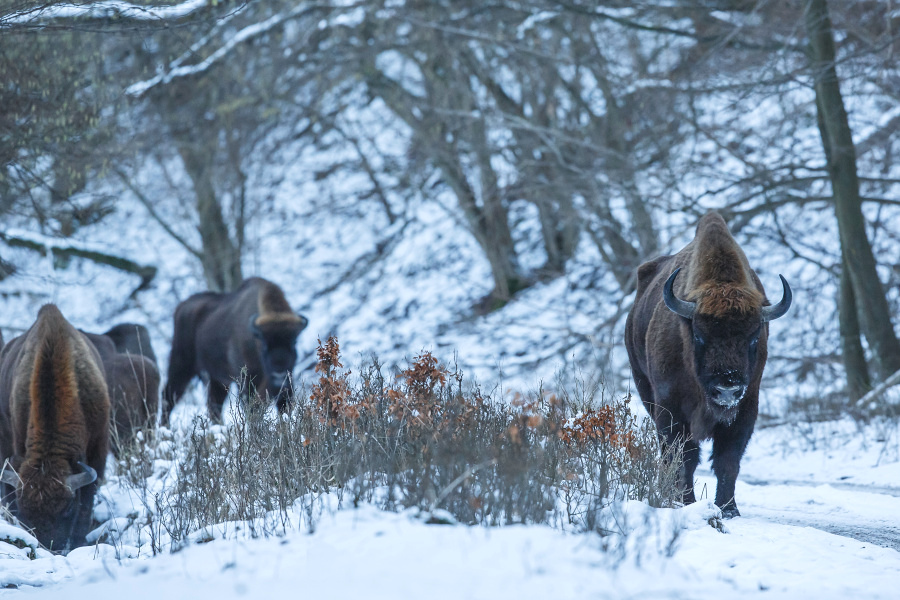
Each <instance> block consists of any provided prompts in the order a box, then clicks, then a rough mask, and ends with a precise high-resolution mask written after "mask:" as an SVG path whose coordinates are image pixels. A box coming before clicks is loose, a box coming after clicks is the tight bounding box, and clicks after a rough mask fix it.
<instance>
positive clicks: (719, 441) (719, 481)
mask: <svg viewBox="0 0 900 600" xmlns="http://www.w3.org/2000/svg"><path fill="white" fill-rule="evenodd" d="M752 433H753V424H752V423H751V424H750V425H749V426H747V425H746V424H743V425H742V424H741V423H740V422H738V423H735V424H734V425H732V426H728V427H726V426H719V427H717V428H716V430H715V431H714V432H713V451H712V469H713V472H714V473H715V474H716V506H718V507H719V508H721V509H722V515H723V516H724V517H725V518H726V519H731V518H733V517H739V516H741V513H740V511H739V510H738V507H737V503H736V502H735V499H734V486H735V483H736V482H737V476H738V473H739V472H740V470H741V457H743V456H744V450H746V449H747V442H749V441H750V435H751V434H752Z"/></svg>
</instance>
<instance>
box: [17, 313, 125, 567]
mask: <svg viewBox="0 0 900 600" xmlns="http://www.w3.org/2000/svg"><path fill="white" fill-rule="evenodd" d="M108 442H109V397H108V394H107V391H106V381H105V377H104V372H103V367H102V364H101V362H100V357H99V355H98V353H97V351H96V349H95V348H94V347H93V345H92V344H91V343H90V342H89V341H88V340H87V339H86V338H85V336H84V335H83V334H81V333H80V332H78V331H77V330H75V328H73V327H72V326H71V325H70V324H69V323H68V321H66V320H65V318H64V317H63V316H62V314H61V313H60V312H59V309H57V308H56V307H55V306H53V305H52V304H48V305H45V306H44V307H42V308H41V310H40V311H39V313H38V318H37V321H36V322H35V324H34V325H33V326H32V327H31V329H29V330H28V332H26V333H25V334H24V335H23V336H20V337H18V338H15V339H14V340H12V341H10V343H9V344H8V345H6V346H5V347H4V348H3V352H2V353H0V462H2V461H4V460H9V462H10V464H11V465H12V466H13V467H14V468H16V469H17V472H18V475H19V477H20V479H21V482H20V484H19V485H18V486H17V488H16V489H15V494H14V500H13V505H12V507H13V511H14V512H15V513H16V514H17V515H18V516H19V518H20V519H21V520H22V521H23V522H25V523H26V524H27V525H29V526H30V527H32V528H33V529H34V531H35V535H36V536H37V538H38V540H40V541H41V543H42V544H44V545H46V546H48V547H50V548H52V549H55V550H58V549H60V548H64V547H68V546H72V545H79V544H82V543H84V536H85V534H86V533H87V531H88V530H89V527H90V517H91V511H92V509H93V496H94V492H95V489H96V487H95V486H94V485H90V486H87V488H82V490H79V492H78V493H77V499H79V505H78V506H76V508H75V510H73V512H72V513H71V515H69V516H66V514H64V510H65V509H66V508H67V507H68V506H69V503H70V502H71V501H72V500H73V499H76V496H73V494H72V492H71V490H69V488H68V487H67V486H66V484H65V481H66V478H67V477H68V476H69V475H72V474H74V473H76V472H79V471H80V469H79V467H78V466H77V465H76V463H77V462H78V461H83V462H86V463H87V464H88V465H90V466H91V467H93V468H94V470H96V471H97V475H98V478H99V477H102V476H103V473H104V469H105V465H106V453H107V447H108ZM3 487H4V488H6V493H5V494H4V495H5V496H6V497H7V498H8V499H9V498H11V496H13V495H12V494H11V493H10V491H9V489H8V488H9V486H6V485H5V484H4V486H3Z"/></svg>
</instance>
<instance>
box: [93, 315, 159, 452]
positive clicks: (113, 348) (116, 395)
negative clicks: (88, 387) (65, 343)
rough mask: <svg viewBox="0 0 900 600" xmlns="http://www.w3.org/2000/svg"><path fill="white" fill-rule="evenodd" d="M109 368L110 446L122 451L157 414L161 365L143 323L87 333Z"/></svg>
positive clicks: (124, 324)
mask: <svg viewBox="0 0 900 600" xmlns="http://www.w3.org/2000/svg"><path fill="white" fill-rule="evenodd" d="M85 335H87V337H88V339H89V340H90V341H91V343H93V344H94V347H95V348H97V351H98V352H99V353H100V360H101V361H102V362H103V368H104V370H105V371H106V384H107V391H108V392H109V400H110V408H111V417H112V425H113V435H112V437H111V440H110V448H111V449H112V451H113V454H115V455H116V456H118V455H119V452H120V451H121V449H122V446H123V444H127V443H128V442H129V440H131V439H132V438H133V437H134V434H135V433H137V432H138V431H139V430H141V429H144V428H146V427H148V426H149V425H150V424H151V423H152V422H153V421H154V420H155V418H156V408H157V405H158V399H159V379H160V378H159V368H158V367H157V365H156V355H155V354H154V353H153V347H152V346H151V344H150V334H149V332H148V331H147V328H146V327H144V326H143V325H137V324H135V323H122V324H121V325H116V326H115V327H113V328H112V329H110V330H109V331H107V332H106V333H104V334H102V335H99V334H94V333H85Z"/></svg>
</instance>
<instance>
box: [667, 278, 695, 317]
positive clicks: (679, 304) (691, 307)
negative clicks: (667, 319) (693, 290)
mask: <svg viewBox="0 0 900 600" xmlns="http://www.w3.org/2000/svg"><path fill="white" fill-rule="evenodd" d="M679 271H681V267H678V268H677V269H675V271H673V272H672V274H671V275H669V278H668V279H667V280H666V285H664V286H663V301H665V303H666V306H667V307H668V308H669V310H671V311H672V312H673V313H675V314H676V315H679V316H682V317H684V318H685V319H692V318H693V317H694V311H695V310H696V309H697V303H696V302H688V301H687V300H681V299H679V298H678V297H676V296H675V291H674V290H673V289H672V286H673V285H674V284H675V277H676V276H677V275H678V272H679Z"/></svg>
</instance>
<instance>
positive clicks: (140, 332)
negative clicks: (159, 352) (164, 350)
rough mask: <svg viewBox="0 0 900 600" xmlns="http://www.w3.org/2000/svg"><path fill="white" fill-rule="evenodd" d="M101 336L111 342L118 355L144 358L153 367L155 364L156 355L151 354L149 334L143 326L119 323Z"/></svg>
mask: <svg viewBox="0 0 900 600" xmlns="http://www.w3.org/2000/svg"><path fill="white" fill-rule="evenodd" d="M103 335H105V336H106V337H108V338H109V339H111V340H112V341H113V344H115V346H116V351H117V352H119V353H120V354H133V355H140V356H145V357H147V358H148V359H150V360H151V361H152V362H153V364H154V365H155V364H157V360H156V354H154V353H153V345H152V344H151V343H150V332H149V331H147V328H146V327H144V326H143V325H138V324H137V323H120V324H119V325H116V326H115V327H113V328H112V329H110V330H109V331H107V332H106V333H104V334H103Z"/></svg>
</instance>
